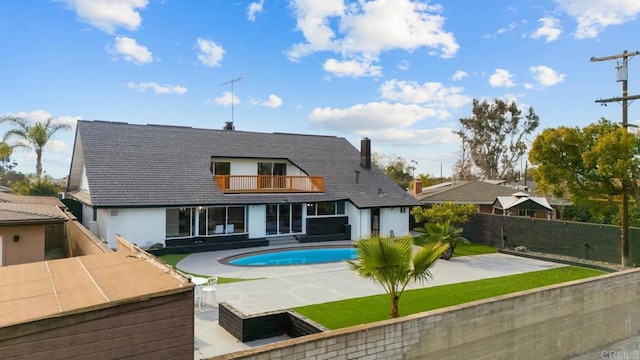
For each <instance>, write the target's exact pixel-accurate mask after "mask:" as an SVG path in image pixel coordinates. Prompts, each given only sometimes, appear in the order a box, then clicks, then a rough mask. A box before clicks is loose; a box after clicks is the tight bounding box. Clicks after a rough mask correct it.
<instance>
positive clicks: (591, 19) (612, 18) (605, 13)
mask: <svg viewBox="0 0 640 360" xmlns="http://www.w3.org/2000/svg"><path fill="white" fill-rule="evenodd" d="M556 2H557V3H558V5H559V7H560V9H562V10H563V11H564V12H566V13H567V14H568V15H569V16H572V17H574V18H575V19H576V21H577V22H578V26H577V28H576V31H575V33H574V37H575V38H576V39H588V38H595V37H597V36H598V34H599V33H600V32H601V31H603V30H604V29H605V28H606V27H607V26H611V25H620V24H623V23H625V22H627V21H631V20H633V19H634V18H635V16H636V15H637V14H638V13H640V1H637V0H605V1H603V0H556Z"/></svg>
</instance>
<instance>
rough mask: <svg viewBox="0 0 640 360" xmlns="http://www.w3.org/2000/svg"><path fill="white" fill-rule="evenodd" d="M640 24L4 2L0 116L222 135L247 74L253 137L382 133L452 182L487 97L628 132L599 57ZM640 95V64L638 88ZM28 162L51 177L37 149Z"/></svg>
mask: <svg viewBox="0 0 640 360" xmlns="http://www.w3.org/2000/svg"><path fill="white" fill-rule="evenodd" d="M639 13H640V2H639V1H637V0H607V1H605V0H513V1H502V0H492V1H460V0H457V1H454V0H443V1H410V0H386V1H384V0H369V1H365V0H361V1H344V0H290V1H287V0H262V1H226V0H225V1H222V0H218V1H205V0H193V1H186V0H55V1H44V0H23V1H14V0H0V49H1V50H2V51H1V52H2V54H3V55H2V56H0V83H1V84H2V86H0V115H13V116H21V117H24V118H26V119H29V120H31V121H37V120H42V119H46V118H47V117H54V118H57V119H58V120H59V121H63V122H67V123H69V124H72V125H74V124H75V122H76V121H77V120H78V119H84V120H109V121H119V122H129V123H137V124H168V125H183V126H192V127H198V128H212V129H221V128H222V127H223V126H224V123H225V122H226V121H230V120H231V106H230V104H231V93H230V92H231V86H230V84H227V85H221V84H223V83H225V82H228V81H230V80H232V79H237V78H240V77H242V80H241V81H239V82H236V83H235V84H234V87H233V90H234V93H233V95H234V97H235V99H234V106H233V110H234V111H233V112H234V123H235V126H236V130H243V131H258V132H293V133H305V134H321V135H336V136H341V137H345V138H347V139H348V140H349V141H351V142H352V143H353V144H354V145H355V146H357V147H358V146H359V141H360V139H361V138H362V137H365V136H367V137H369V138H371V139H372V146H373V148H374V151H377V152H380V153H382V154H386V155H391V154H394V155H399V156H402V157H404V158H405V159H407V160H414V161H416V162H417V163H418V165H417V171H416V172H417V173H428V174H431V175H436V176H439V175H440V169H441V168H442V172H443V175H445V176H448V175H450V174H451V167H452V165H453V163H454V162H455V159H456V157H457V156H458V154H459V151H460V142H459V139H458V138H457V136H455V135H454V134H452V130H455V129H458V127H459V122H458V119H459V118H461V117H466V116H469V115H470V113H471V101H472V99H474V98H477V99H490V100H492V99H494V98H502V99H505V100H515V101H516V102H517V104H518V105H520V106H521V107H524V108H527V107H529V106H531V107H533V108H534V110H535V111H536V113H537V114H538V115H539V117H540V119H541V123H540V127H539V130H542V129H544V128H548V127H557V126H560V125H567V126H586V125H588V124H589V123H592V122H595V121H597V120H598V119H599V118H600V117H606V118H608V119H611V120H614V121H620V120H621V113H622V110H621V106H620V105H618V104H615V103H613V104H609V106H607V107H602V106H600V105H597V104H595V102H594V101H595V100H596V99H599V98H610V97H616V96H620V95H621V85H620V83H617V82H616V81H615V80H616V77H615V69H614V67H615V65H616V62H615V61H604V62H590V61H589V59H590V58H591V57H594V56H595V57H602V56H607V55H614V54H619V53H621V52H622V51H623V50H628V51H630V52H635V51H638V50H640V43H639V42H638V41H637V36H638V33H640V22H639V20H638V19H637V18H638V14H639ZM638 84H640V56H637V57H635V58H631V59H630V61H629V94H630V95H636V94H640V85H638ZM629 121H630V122H635V123H638V122H640V104H631V105H630V106H629ZM6 129H7V127H6V126H5V125H2V126H0V133H4V131H6ZM74 131H75V128H74ZM74 131H71V132H68V133H60V134H59V135H57V136H56V137H55V141H53V142H52V143H51V146H50V147H49V148H48V149H47V150H46V151H45V154H44V160H43V166H44V170H45V171H46V173H47V174H49V175H51V176H53V177H56V178H60V177H63V176H66V175H67V174H68V172H69V165H70V160H71V151H72V148H73V137H74ZM188 146H189V144H185V147H188ZM14 158H15V159H16V160H17V161H18V163H19V167H18V170H19V171H22V172H25V173H33V172H35V156H34V155H33V154H31V153H28V152H23V151H16V153H15V155H14Z"/></svg>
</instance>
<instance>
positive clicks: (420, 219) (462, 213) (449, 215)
mask: <svg viewBox="0 0 640 360" xmlns="http://www.w3.org/2000/svg"><path fill="white" fill-rule="evenodd" d="M477 212H478V209H477V208H476V206H475V205H473V204H454V203H451V202H446V203H442V204H435V205H433V206H431V207H428V208H423V207H420V206H415V207H414V208H413V209H411V215H413V218H414V219H415V220H416V223H424V222H430V223H445V222H447V221H448V222H450V223H451V224H454V225H461V224H463V223H466V222H467V221H469V219H471V217H472V216H473V215H474V214H476V213H477Z"/></svg>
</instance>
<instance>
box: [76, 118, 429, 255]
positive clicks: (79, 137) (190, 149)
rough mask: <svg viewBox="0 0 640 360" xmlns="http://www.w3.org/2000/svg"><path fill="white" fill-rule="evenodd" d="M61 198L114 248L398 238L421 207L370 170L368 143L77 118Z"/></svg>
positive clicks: (366, 141)
mask: <svg viewBox="0 0 640 360" xmlns="http://www.w3.org/2000/svg"><path fill="white" fill-rule="evenodd" d="M227 128H228V127H227ZM66 195H67V199H69V198H72V199H75V201H77V202H79V203H81V210H82V211H81V212H82V214H81V215H80V214H76V216H78V217H79V218H81V219H82V223H83V224H84V225H85V226H87V227H88V228H89V229H91V231H92V232H94V233H95V234H97V235H98V236H99V237H100V238H101V239H102V240H104V241H108V242H109V244H110V246H113V241H114V238H115V235H116V234H120V235H122V236H124V237H126V238H128V239H131V240H132V241H135V242H136V244H137V245H139V246H141V247H148V246H151V245H154V244H156V243H163V244H165V245H167V246H176V245H183V246H191V245H194V244H196V245H198V244H202V245H206V246H208V247H209V248H208V249H214V248H228V247H240V246H255V245H266V244H268V243H269V242H268V240H269V239H273V238H278V237H288V238H293V237H294V236H295V237H296V238H298V239H299V240H300V241H318V240H336V239H359V238H365V237H369V236H371V235H374V234H380V235H382V236H391V235H395V236H401V235H405V234H408V233H409V212H410V208H411V207H412V206H414V205H419V202H417V201H416V200H415V199H414V198H413V197H411V196H410V195H409V194H407V193H406V192H405V191H404V190H403V189H401V188H400V187H399V186H397V185H396V184H395V183H394V182H393V181H391V180H390V179H389V178H388V177H387V176H386V175H385V174H384V173H383V172H382V171H380V170H379V169H378V168H376V167H375V166H372V164H371V141H370V140H369V139H366V138H365V139H363V140H362V142H361V149H360V150H358V149H356V148H355V147H353V145H351V144H350V143H349V142H348V141H347V140H346V139H344V138H339V137H334V136H314V135H300V134H287V133H272V134H269V133H257V132H244V131H235V130H232V128H228V130H210V129H196V128H190V127H178V126H160V125H133V124H127V123H116V122H105V121H79V122H78V125H77V131H76V137H75V144H74V151H73V158H72V162H71V169H70V174H69V177H68V188H67V194H66Z"/></svg>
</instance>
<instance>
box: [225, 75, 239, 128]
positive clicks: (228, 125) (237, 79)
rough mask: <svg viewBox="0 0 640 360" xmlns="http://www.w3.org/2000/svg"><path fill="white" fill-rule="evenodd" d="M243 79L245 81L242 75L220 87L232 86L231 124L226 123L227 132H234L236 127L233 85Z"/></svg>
mask: <svg viewBox="0 0 640 360" xmlns="http://www.w3.org/2000/svg"><path fill="white" fill-rule="evenodd" d="M242 79H244V77H243V76H242V75H240V76H238V77H237V78H235V79H231V80H229V81H227V82H224V83H222V84H220V85H227V84H231V123H229V122H227V123H226V125H225V127H224V128H225V130H229V129H231V130H233V129H235V126H233V100H234V97H233V84H234V83H237V82H240V81H241V80H242Z"/></svg>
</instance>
